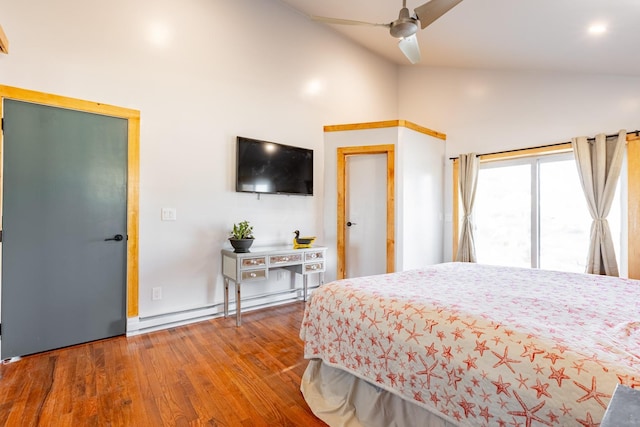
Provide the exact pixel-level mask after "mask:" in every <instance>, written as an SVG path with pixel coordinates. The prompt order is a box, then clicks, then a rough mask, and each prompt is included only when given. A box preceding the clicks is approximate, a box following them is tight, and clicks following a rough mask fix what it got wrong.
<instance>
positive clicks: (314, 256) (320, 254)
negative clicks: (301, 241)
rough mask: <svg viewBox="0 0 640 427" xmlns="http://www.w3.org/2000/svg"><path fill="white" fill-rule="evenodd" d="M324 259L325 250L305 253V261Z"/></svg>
mask: <svg viewBox="0 0 640 427" xmlns="http://www.w3.org/2000/svg"><path fill="white" fill-rule="evenodd" d="M323 259H324V251H312V252H306V253H305V254H304V260H305V261H315V260H323Z"/></svg>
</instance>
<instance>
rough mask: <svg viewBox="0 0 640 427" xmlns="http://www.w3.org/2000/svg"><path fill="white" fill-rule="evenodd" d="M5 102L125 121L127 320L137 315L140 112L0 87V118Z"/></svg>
mask: <svg viewBox="0 0 640 427" xmlns="http://www.w3.org/2000/svg"><path fill="white" fill-rule="evenodd" d="M5 99H13V100H16V101H23V102H31V103H34V104H40V105H46V106H50V107H59V108H66V109H69V110H76V111H82V112H86V113H94V114H100V115H104V116H111V117H117V118H122V119H126V120H127V122H128V135H127V146H128V148H127V150H128V156H127V237H128V240H127V283H126V287H127V317H136V316H137V315H138V228H139V227H138V218H139V198H140V111H138V110H131V109H128V108H122V107H116V106H113V105H107V104H101V103H98V102H91V101H84V100H80V99H75V98H68V97H65V96H60V95H52V94H47V93H42V92H36V91H32V90H28V89H20V88H16V87H11V86H3V85H0V117H4V114H3V107H4V100H5ZM3 137H4V133H3V132H0V184H2V186H0V228H1V227H2V217H1V215H2V196H3V195H2V188H3V186H4V185H3V184H4V175H3V171H2V169H1V167H2V164H3V162H2V155H3V147H4V141H3Z"/></svg>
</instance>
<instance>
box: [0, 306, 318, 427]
mask: <svg viewBox="0 0 640 427" xmlns="http://www.w3.org/2000/svg"><path fill="white" fill-rule="evenodd" d="M303 309H304V306H303V303H292V304H287V305H283V306H279V307H274V308H268V309H263V310H259V311H254V312H247V313H246V314H245V313H243V319H242V320H243V323H242V326H241V327H239V328H237V327H236V326H235V318H228V319H222V318H220V319H215V320H210V321H204V322H200V323H195V324H192V325H188V326H182V327H179V328H173V329H168V330H164V331H160V332H153V333H149V334H144V335H140V336H135V337H131V338H126V337H117V338H112V339H108V340H103V341H96V342H93V343H88V344H83V345H78V346H74V347H69V348H65V349H61V350H55V351H50V352H46V353H41V354H37V355H33V356H28V357H25V358H23V359H21V360H18V361H16V362H13V363H9V364H5V365H2V366H0V426H11V427H13V426H21V427H23V426H305V427H313V426H325V424H324V423H322V422H321V421H320V420H318V419H317V418H316V417H315V416H314V415H313V414H312V413H311V411H310V410H309V408H308V407H307V405H306V403H305V401H304V399H303V398H302V395H301V393H300V378H301V375H302V373H303V371H304V368H305V367H306V361H305V360H304V359H303V358H302V342H301V341H300V339H299V338H298V332H299V328H300V322H301V319H302V313H303Z"/></svg>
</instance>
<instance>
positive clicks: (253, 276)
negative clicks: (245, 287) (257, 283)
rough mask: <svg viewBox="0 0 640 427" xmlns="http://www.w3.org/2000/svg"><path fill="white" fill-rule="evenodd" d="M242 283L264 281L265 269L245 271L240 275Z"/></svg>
mask: <svg viewBox="0 0 640 427" xmlns="http://www.w3.org/2000/svg"><path fill="white" fill-rule="evenodd" d="M241 276H242V279H241V280H242V281H243V282H248V281H251V280H264V279H266V278H267V269H266V268H263V269H259V270H246V271H243V272H242V273H241Z"/></svg>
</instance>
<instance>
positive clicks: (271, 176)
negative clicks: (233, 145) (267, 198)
mask: <svg viewBox="0 0 640 427" xmlns="http://www.w3.org/2000/svg"><path fill="white" fill-rule="evenodd" d="M236 191H239V192H246V193H267V194H298V195H304V196H312V195H313V150H310V149H307V148H300V147H293V146H290V145H284V144H277V143H275V142H268V141H260V140H257V139H251V138H245V137H242V136H238V137H237V150H236Z"/></svg>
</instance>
